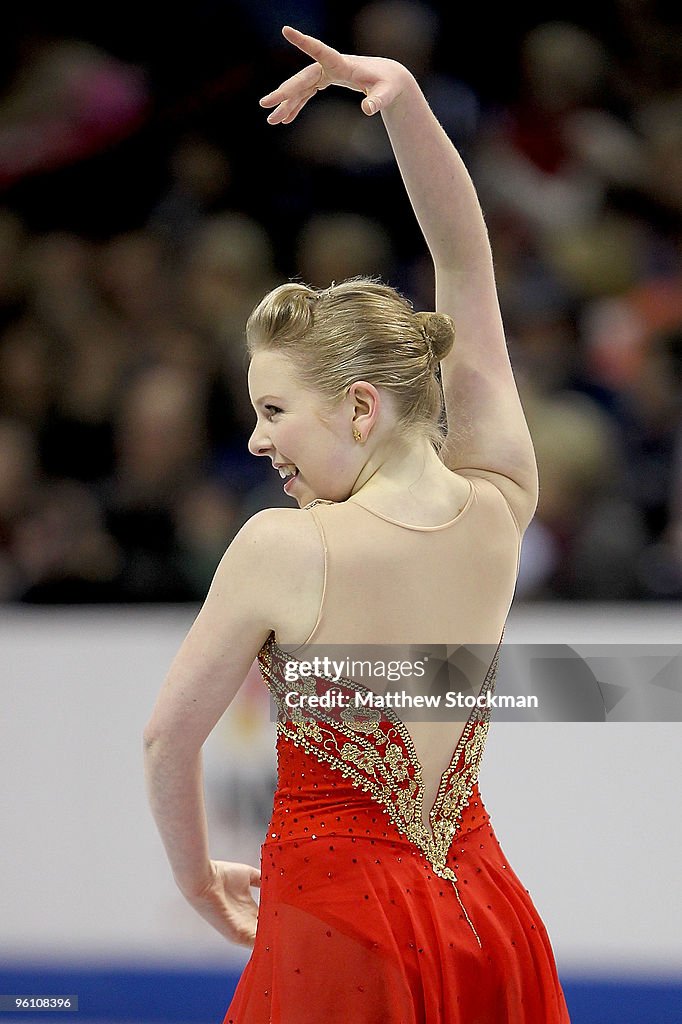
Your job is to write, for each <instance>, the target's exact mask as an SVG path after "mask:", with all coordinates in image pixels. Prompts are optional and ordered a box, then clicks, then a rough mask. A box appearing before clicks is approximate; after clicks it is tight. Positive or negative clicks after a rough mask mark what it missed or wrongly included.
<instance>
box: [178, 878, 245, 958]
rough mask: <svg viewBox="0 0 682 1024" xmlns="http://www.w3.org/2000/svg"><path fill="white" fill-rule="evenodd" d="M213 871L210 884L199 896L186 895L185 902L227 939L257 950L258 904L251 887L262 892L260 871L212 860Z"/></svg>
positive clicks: (193, 894)
mask: <svg viewBox="0 0 682 1024" xmlns="http://www.w3.org/2000/svg"><path fill="white" fill-rule="evenodd" d="M210 867H211V879H210V881H209V883H208V884H207V885H206V886H205V887H204V888H203V889H202V890H201V891H200V892H198V893H187V892H184V895H185V898H186V899H187V901H188V902H189V903H190V904H191V905H192V907H194V909H195V910H196V912H197V913H198V914H201V916H202V917H203V918H204V920H206V921H208V923H209V924H210V925H212V926H213V927H214V928H215V929H216V931H219V932H220V934H221V935H224V936H225V938H226V939H229V940H230V941H231V942H236V943H237V944H238V945H240V946H249V947H251V946H253V944H254V940H255V937H256V925H257V924H258V904H257V903H256V901H255V900H254V898H253V896H252V895H251V887H252V886H253V887H254V888H256V889H258V888H260V871H259V870H258V868H253V867H251V866H250V865H249V864H235V863H233V862H231V861H225V860H212V861H210ZM183 891H184V890H183Z"/></svg>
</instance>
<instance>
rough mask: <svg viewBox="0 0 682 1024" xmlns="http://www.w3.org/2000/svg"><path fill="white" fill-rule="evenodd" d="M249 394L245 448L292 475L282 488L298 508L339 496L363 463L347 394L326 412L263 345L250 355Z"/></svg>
mask: <svg viewBox="0 0 682 1024" xmlns="http://www.w3.org/2000/svg"><path fill="white" fill-rule="evenodd" d="M249 394H250V396H251V403H252V405H253V407H254V409H255V410H256V416H257V421H256V428H255V430H254V431H253V434H252V435H251V437H250V439H249V451H250V452H251V454H252V455H266V456H267V457H268V458H269V459H271V461H272V463H273V466H274V467H276V468H275V472H277V471H278V470H279V471H280V475H282V474H289V473H292V474H293V475H287V476H286V479H283V480H282V484H283V487H284V491H285V493H286V494H289V495H291V497H292V498H295V499H296V501H297V502H298V504H299V506H300V507H301V508H302V507H303V506H304V505H307V504H308V503H309V502H311V501H313V500H314V499H315V498H326V499H328V500H330V501H345V500H346V499H347V498H348V497H349V495H350V494H351V493H352V491H353V487H354V485H355V483H356V481H357V478H358V475H359V474H360V471H361V469H362V467H363V465H364V462H365V456H364V453H363V446H362V445H359V444H356V443H355V441H354V439H353V426H354V421H353V415H354V410H355V401H354V399H353V397H352V396H348V397H347V398H345V399H344V400H343V402H341V403H339V405H338V406H336V407H335V408H334V409H333V410H332V411H330V410H329V406H328V404H327V403H325V401H324V400H323V399H322V398H320V397H319V396H318V395H317V394H316V392H314V391H311V390H310V389H309V388H307V387H305V386H304V385H302V384H301V383H300V382H299V381H298V379H297V372H296V368H295V366H294V364H293V363H292V362H291V360H290V359H289V358H288V357H287V356H285V355H282V354H281V353H279V352H272V351H266V350H261V351H257V352H256V353H255V354H254V356H253V358H252V360H251V365H250V367H249Z"/></svg>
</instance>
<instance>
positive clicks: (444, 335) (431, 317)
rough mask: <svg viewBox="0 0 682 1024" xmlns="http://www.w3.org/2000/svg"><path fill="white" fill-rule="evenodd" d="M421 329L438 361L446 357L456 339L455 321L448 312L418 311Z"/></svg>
mask: <svg viewBox="0 0 682 1024" xmlns="http://www.w3.org/2000/svg"><path fill="white" fill-rule="evenodd" d="M416 316H417V322H418V324H419V327H420V330H421V332H422V334H423V335H424V337H425V338H426V340H427V341H428V343H429V345H430V346H431V350H432V352H433V356H434V359H436V360H437V361H438V362H440V361H441V359H445V357H446V355H447V354H448V352H449V351H450V349H451V348H452V346H453V344H454V341H455V323H454V320H453V319H452V317H451V316H448V315H447V313H417V314H416Z"/></svg>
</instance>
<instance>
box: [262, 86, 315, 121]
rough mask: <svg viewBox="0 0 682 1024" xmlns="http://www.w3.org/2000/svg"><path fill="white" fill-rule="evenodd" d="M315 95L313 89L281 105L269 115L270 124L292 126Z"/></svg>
mask: <svg viewBox="0 0 682 1024" xmlns="http://www.w3.org/2000/svg"><path fill="white" fill-rule="evenodd" d="M314 95H315V90H314V89H313V90H312V91H311V92H308V93H307V94H306V95H305V96H302V97H300V98H298V99H292V100H285V101H284V103H280V104H279V106H278V107H277V109H276V110H273V112H272V113H271V114H268V118H267V121H268V124H291V122H292V121H293V120H294V119H295V118H296V117H297V115H298V114H299V113H300V112H301V110H303V108H304V106H305V105H306V103H307V102H308V100H309V99H311V98H312V97H313V96H314Z"/></svg>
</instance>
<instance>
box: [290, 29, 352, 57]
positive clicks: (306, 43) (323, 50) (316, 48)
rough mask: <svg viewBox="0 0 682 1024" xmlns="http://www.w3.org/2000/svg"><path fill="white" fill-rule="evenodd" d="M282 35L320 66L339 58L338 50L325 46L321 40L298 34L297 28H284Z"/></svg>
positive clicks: (301, 33)
mask: <svg viewBox="0 0 682 1024" xmlns="http://www.w3.org/2000/svg"><path fill="white" fill-rule="evenodd" d="M282 35H283V36H284V38H285V39H286V40H287V42H289V43H291V44H292V45H293V46H296V47H298V49H299V50H302V51H303V53H307V54H308V56H309V57H312V58H313V60H316V61H319V63H320V64H327V63H329V62H330V60H331V61H334V60H338V59H340V57H341V54H340V53H339V51H338V50H335V49H334V48H333V47H331V46H327V44H326V43H323V42H322V40H321V39H316V38H315V36H307V35H305V34H304V33H303V32H299V31H298V29H297V28H292V27H291V25H285V26H284V28H283V29H282Z"/></svg>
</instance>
